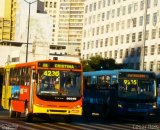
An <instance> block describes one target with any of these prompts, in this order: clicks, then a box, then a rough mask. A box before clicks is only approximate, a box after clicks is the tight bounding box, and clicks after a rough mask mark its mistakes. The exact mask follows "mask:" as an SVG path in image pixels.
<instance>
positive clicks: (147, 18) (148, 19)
mask: <svg viewBox="0 0 160 130" xmlns="http://www.w3.org/2000/svg"><path fill="white" fill-rule="evenodd" d="M149 21H150V15H149V14H147V17H146V24H149Z"/></svg>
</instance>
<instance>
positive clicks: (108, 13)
mask: <svg viewBox="0 0 160 130" xmlns="http://www.w3.org/2000/svg"><path fill="white" fill-rule="evenodd" d="M109 16H110V11H107V20H109Z"/></svg>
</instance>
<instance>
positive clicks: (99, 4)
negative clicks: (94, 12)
mask: <svg viewBox="0 0 160 130" xmlns="http://www.w3.org/2000/svg"><path fill="white" fill-rule="evenodd" d="M100 8H101V1H99V2H98V9H100Z"/></svg>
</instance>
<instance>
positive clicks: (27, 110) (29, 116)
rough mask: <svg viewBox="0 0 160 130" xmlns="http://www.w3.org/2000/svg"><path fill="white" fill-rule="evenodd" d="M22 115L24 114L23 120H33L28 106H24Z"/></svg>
mask: <svg viewBox="0 0 160 130" xmlns="http://www.w3.org/2000/svg"><path fill="white" fill-rule="evenodd" d="M24 115H25V120H26V121H27V122H32V121H33V115H32V114H30V113H29V109H28V106H26V107H25V112H24Z"/></svg>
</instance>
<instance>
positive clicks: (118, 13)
mask: <svg viewBox="0 0 160 130" xmlns="http://www.w3.org/2000/svg"><path fill="white" fill-rule="evenodd" d="M119 16H120V8H117V17H119Z"/></svg>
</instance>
